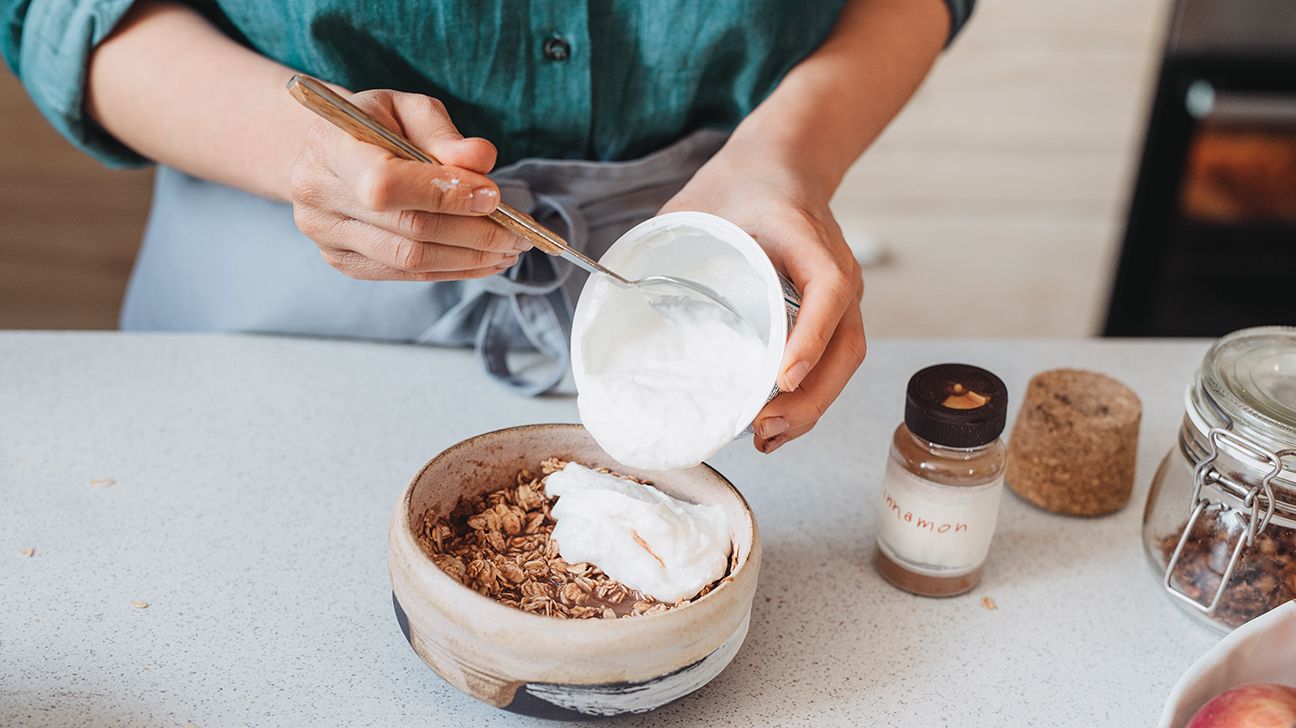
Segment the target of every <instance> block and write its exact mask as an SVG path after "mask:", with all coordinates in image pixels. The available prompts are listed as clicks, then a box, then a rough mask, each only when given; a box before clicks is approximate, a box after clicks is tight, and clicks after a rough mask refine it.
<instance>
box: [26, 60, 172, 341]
mask: <svg viewBox="0 0 1296 728" xmlns="http://www.w3.org/2000/svg"><path fill="white" fill-rule="evenodd" d="M0 119H3V122H2V123H0V328H41V329H105V328H114V327H115V326H116V325H117V310H118V308H119V307H120V305H121V297H122V293H123V292H124V290H125V287H126V278H127V276H128V275H129V273H130V267H131V262H132V260H133V259H134V256H135V250H136V248H137V247H138V245H139V239H140V233H141V231H142V230H143V229H144V219H145V216H146V215H147V213H148V201H149V194H150V184H151V180H152V173H151V172H149V171H143V170H131V171H113V170H109V169H105V168H104V167H103V166H101V165H99V164H98V163H97V162H95V161H94V160H93V159H90V158H89V157H87V156H85V155H84V154H82V153H81V152H79V151H77V150H76V149H75V148H73V147H72V145H70V144H68V143H67V142H66V141H64V140H63V138H62V137H60V136H59V135H58V134H57V133H56V132H55V131H54V130H53V129H52V128H51V127H50V126H49V124H48V123H46V121H45V119H44V118H43V117H42V116H41V115H40V113H39V112H38V111H36V108H35V107H34V106H33V105H32V103H31V100H30V99H28V98H27V95H26V93H25V92H24V90H23V88H22V86H21V85H20V84H19V83H18V81H17V79H15V78H14V77H13V76H12V75H11V74H10V73H9V72H8V69H4V70H3V71H0Z"/></svg>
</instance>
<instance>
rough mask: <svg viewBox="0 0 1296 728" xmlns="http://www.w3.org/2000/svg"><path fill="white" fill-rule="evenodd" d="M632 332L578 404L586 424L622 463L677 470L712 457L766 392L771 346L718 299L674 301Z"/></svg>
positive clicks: (584, 390)
mask: <svg viewBox="0 0 1296 728" xmlns="http://www.w3.org/2000/svg"><path fill="white" fill-rule="evenodd" d="M672 308H673V310H672V311H670V312H669V313H668V314H667V315H666V316H661V315H658V316H657V317H656V320H653V319H651V318H650V319H647V320H646V322H644V323H641V324H640V325H639V326H637V327H635V328H633V329H629V330H627V331H625V335H624V336H623V337H621V339H620V341H619V342H618V345H617V346H616V347H614V348H612V349H611V351H610V353H609V355H608V356H607V358H606V359H605V360H604V362H603V366H602V367H601V368H600V370H599V371H596V372H589V373H588V376H587V377H586V380H585V382H584V383H583V385H582V386H581V388H580V395H579V397H578V398H577V406H578V408H579V409H580V418H581V422H582V423H583V424H584V425H585V428H586V429H588V430H589V431H590V434H592V435H593V436H594V439H595V440H597V441H598V443H599V445H600V446H601V447H602V448H603V449H604V450H605V451H607V453H608V454H609V455H611V456H612V457H614V458H616V459H617V460H618V461H619V462H621V463H624V464H625V465H629V466H631V467H635V468H644V469H646V470H674V469H677V468H687V467H692V466H694V465H697V464H698V463H700V462H702V461H703V460H705V459H706V458H708V457H711V456H712V455H714V454H715V453H716V451H718V450H719V449H720V448H722V447H724V446H725V445H726V444H728V443H729V442H730V441H732V440H733V439H734V436H735V435H737V434H738V433H739V432H740V431H742V430H743V429H744V428H745V427H746V426H747V423H746V422H739V418H740V417H741V416H742V415H743V410H744V409H746V408H747V407H748V405H749V403H750V402H751V398H752V395H753V393H760V392H761V391H762V383H761V379H760V376H761V371H760V365H761V362H762V360H763V357H764V353H765V348H764V342H762V341H761V338H760V336H759V334H757V333H756V330H755V329H754V328H753V327H752V326H751V325H750V324H747V323H746V322H742V321H738V322H735V321H734V320H733V317H732V316H727V315H726V314H725V313H724V310H723V309H721V308H719V307H718V306H716V305H714V304H700V303H682V304H678V305H674V306H673V307H672Z"/></svg>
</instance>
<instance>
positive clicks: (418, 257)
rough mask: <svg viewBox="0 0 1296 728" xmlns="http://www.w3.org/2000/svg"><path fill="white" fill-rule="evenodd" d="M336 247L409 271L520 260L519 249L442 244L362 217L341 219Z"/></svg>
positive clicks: (335, 236)
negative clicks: (484, 248)
mask: <svg viewBox="0 0 1296 728" xmlns="http://www.w3.org/2000/svg"><path fill="white" fill-rule="evenodd" d="M330 238H331V240H332V241H334V243H335V247H338V248H344V249H347V250H350V251H353V252H356V253H359V254H361V255H363V256H365V257H367V258H369V259H371V260H373V261H374V262H376V263H379V264H381V265H383V266H385V267H388V268H395V269H397V270H402V271H406V272H409V273H427V272H434V271H463V270H476V269H478V268H497V267H499V266H501V265H512V264H513V263H516V262H517V257H518V252H517V251H514V250H510V251H508V252H504V253H497V252H493V251H489V250H480V249H476V248H467V247H459V246H454V245H442V244H440V243H429V242H424V241H420V240H413V239H411V238H407V237H405V236H403V235H399V234H397V233H393V232H391V231H390V230H385V229H383V228H380V227H375V226H373V225H370V224H368V223H365V222H362V221H360V220H354V219H346V220H341V221H340V222H338V223H337V225H336V226H335V227H334V229H333V231H332V232H331V236H330Z"/></svg>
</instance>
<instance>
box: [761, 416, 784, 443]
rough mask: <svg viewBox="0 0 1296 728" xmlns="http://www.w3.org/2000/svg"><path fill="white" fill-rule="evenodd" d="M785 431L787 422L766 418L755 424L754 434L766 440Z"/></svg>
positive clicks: (776, 418)
mask: <svg viewBox="0 0 1296 728" xmlns="http://www.w3.org/2000/svg"><path fill="white" fill-rule="evenodd" d="M787 431H788V423H787V420H785V419H783V418H782V417H766V418H765V419H763V420H761V421H760V422H757V423H756V434H758V435H760V436H761V437H763V438H765V439H767V440H768V439H770V438H771V437H778V436H779V435H782V434H783V433H785V432H787Z"/></svg>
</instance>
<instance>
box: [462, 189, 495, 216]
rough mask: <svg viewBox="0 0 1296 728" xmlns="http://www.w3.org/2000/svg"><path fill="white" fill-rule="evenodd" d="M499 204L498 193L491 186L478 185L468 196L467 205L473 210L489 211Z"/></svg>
mask: <svg viewBox="0 0 1296 728" xmlns="http://www.w3.org/2000/svg"><path fill="white" fill-rule="evenodd" d="M498 206H499V193H498V192H496V191H495V188H493V187H478V188H477V189H475V190H473V191H472V194H470V195H469V196H468V207H469V208H471V209H472V211H473V212H490V211H491V210H494V209H495V208H496V207H498Z"/></svg>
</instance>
